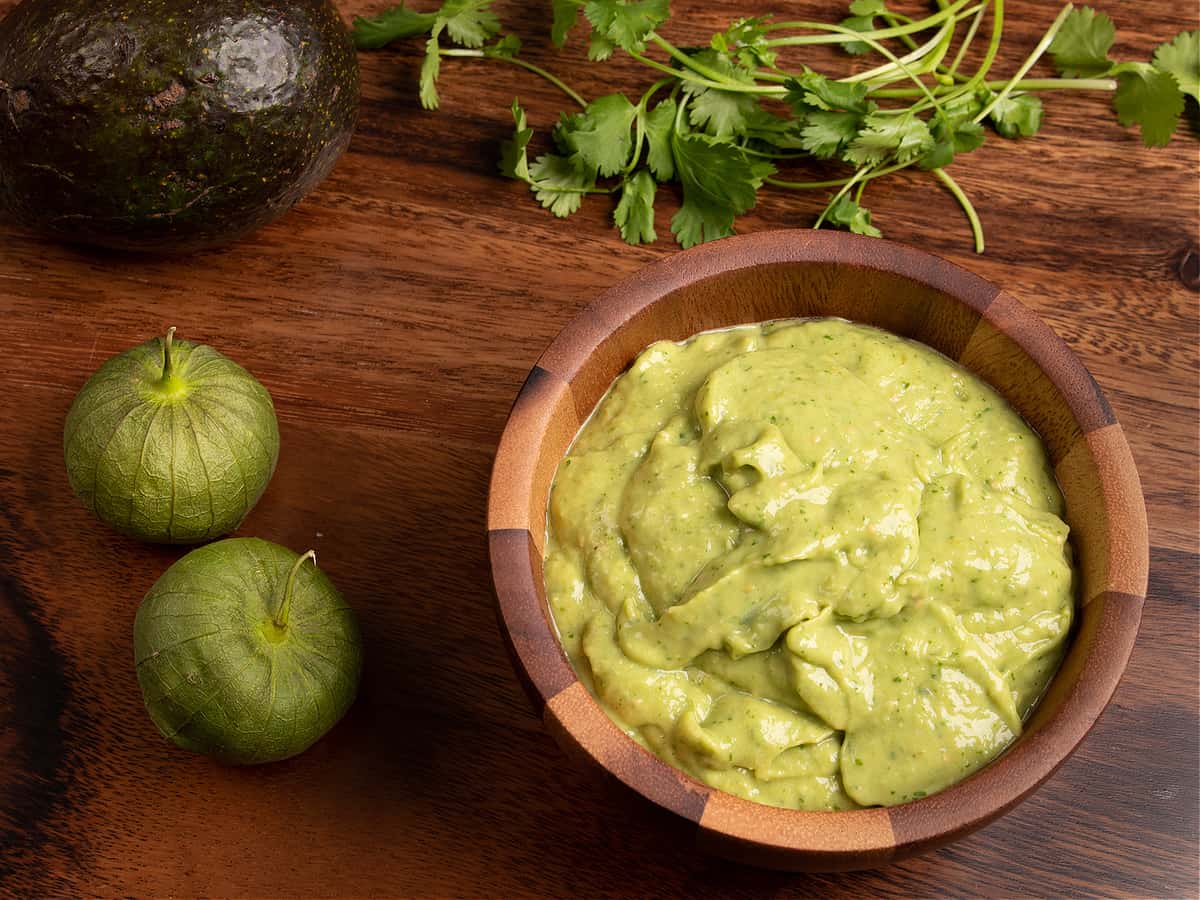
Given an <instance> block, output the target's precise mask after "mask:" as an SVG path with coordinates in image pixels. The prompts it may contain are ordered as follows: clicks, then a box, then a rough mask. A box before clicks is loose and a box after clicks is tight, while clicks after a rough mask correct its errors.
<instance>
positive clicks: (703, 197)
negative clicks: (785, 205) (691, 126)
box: [671, 132, 775, 247]
mask: <svg viewBox="0 0 1200 900" xmlns="http://www.w3.org/2000/svg"><path fill="white" fill-rule="evenodd" d="M671 152H672V155H673V156H674V158H675V169H676V173H677V174H678V176H679V181H680V183H681V184H682V185H683V206H681V207H680V209H679V212H677V213H676V214H675V217H674V218H673V219H672V220H671V231H672V232H673V233H674V234H675V237H676V238H677V239H678V240H679V243H680V244H681V245H682V246H684V247H691V246H693V245H695V244H699V243H701V242H703V241H711V240H715V239H716V238H719V237H726V236H728V235H731V234H733V220H734V219H735V218H736V217H737V216H740V215H742V214H743V213H745V212H747V211H749V210H750V209H753V208H754V202H755V199H756V198H755V195H756V193H757V192H758V189H759V188H760V187H762V181H763V179H764V178H766V177H767V176H768V175H772V174H774V172H775V167H774V166H773V165H771V164H770V163H764V162H758V161H751V160H750V159H749V158H747V156H746V155H745V154H744V153H743V152H742V151H741V150H739V149H738V148H737V147H735V146H733V145H731V144H726V143H721V142H718V141H715V140H713V139H712V138H709V137H706V136H704V135H699V134H688V135H680V134H679V133H678V132H673V133H672V137H671Z"/></svg>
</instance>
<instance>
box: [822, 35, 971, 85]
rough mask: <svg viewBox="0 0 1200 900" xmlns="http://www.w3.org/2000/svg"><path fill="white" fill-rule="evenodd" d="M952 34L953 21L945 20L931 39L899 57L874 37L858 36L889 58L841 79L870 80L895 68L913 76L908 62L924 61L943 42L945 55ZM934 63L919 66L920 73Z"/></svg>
mask: <svg viewBox="0 0 1200 900" xmlns="http://www.w3.org/2000/svg"><path fill="white" fill-rule="evenodd" d="M953 36H954V22H953V21H948V22H945V23H943V25H942V27H941V28H940V29H938V32H937V34H935V35H934V36H933V38H932V39H931V40H929V41H927V42H926V43H924V44H922V45H921V46H920V47H918V48H917V49H916V50H914V51H913V52H912V53H909V54H907V55H905V56H901V57H897V56H896V55H895V54H893V53H892V52H891V51H890V50H888V49H887V48H885V47H884V46H883V45H882V44H880V43H878V42H877V41H875V39H873V38H870V37H863V38H859V40H861V41H862V42H863V43H864V44H866V45H867V46H868V47H871V48H872V49H874V50H875V51H876V52H877V53H879V54H881V55H882V56H885V57H886V58H887V59H888V60H889V62H888V63H887V64H885V65H882V66H876V67H875V68H874V69H868V70H867V71H866V72H859V73H857V74H855V75H851V76H849V77H848V78H843V79H841V80H842V81H844V82H847V83H849V84H853V83H854V82H856V81H872V80H874V79H876V78H882V77H883V76H885V75H887V76H890V75H892V74H893V73H894V72H896V71H897V70H899V71H902V72H904V73H905V74H906V75H908V76H909V77H910V78H914V73H913V72H912V71H911V70H910V69H908V68H907V66H908V65H909V64H910V63H917V62H922V61H924V60H925V57H927V56H929V55H930V54H931V53H935V52H936V51H937V48H938V47H939V46H942V45H943V44H944V47H943V48H942V54H943V55H945V52H946V48H948V47H949V46H950V44H949V41H950V39H951V38H953ZM940 62H941V60H940V59H939V60H938V63H940ZM936 65H937V63H935V64H934V65H933V66H929V65H925V66H924V67H922V68H921V72H922V73H924V72H927V71H929V69H931V68H934V67H935V66H936ZM889 80H892V79H889ZM914 80H915V81H917V83H918V84H921V82H920V80H919V79H916V78H914ZM926 93H928V92H926Z"/></svg>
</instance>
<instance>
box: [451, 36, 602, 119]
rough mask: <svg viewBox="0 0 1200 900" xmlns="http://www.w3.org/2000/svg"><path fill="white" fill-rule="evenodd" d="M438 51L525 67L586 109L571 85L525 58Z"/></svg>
mask: <svg viewBox="0 0 1200 900" xmlns="http://www.w3.org/2000/svg"><path fill="white" fill-rule="evenodd" d="M438 53H439V54H441V55H442V56H457V57H469V58H471V59H494V60H497V61H498V62H506V63H512V64H513V65H514V66H520V67H521V68H522V69H526V70H528V71H530V72H532V73H533V74H534V75H539V76H541V77H542V78H544V79H546V80H547V81H548V82H550V83H551V84H552V85H554V86H555V87H556V88H558V89H559V90H560V91H562V92H563V93H564V94H566V95H567V96H568V97H570V98H571V99H572V100H574V101H575V102H576V103H578V104H579V105H580V106H581V107H582V108H583V109H587V105H588V104H587V101H586V100H584V99H583V97H581V96H579V94H577V93H576V92H575V91H573V90H572V89H571V87H570V86H569V85H567V83H566V82H564V81H563V80H562V79H560V78H558V77H557V76H555V75H552V74H551V73H549V72H547V71H546V70H545V69H543V68H542V67H541V66H535V65H534V64H533V63H531V62H526V61H525V60H523V59H520V58H519V57H516V56H488V55H487V54H486V53H484V52H483V51H482V50H462V49H456V50H438Z"/></svg>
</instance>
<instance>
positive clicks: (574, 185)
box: [529, 153, 596, 219]
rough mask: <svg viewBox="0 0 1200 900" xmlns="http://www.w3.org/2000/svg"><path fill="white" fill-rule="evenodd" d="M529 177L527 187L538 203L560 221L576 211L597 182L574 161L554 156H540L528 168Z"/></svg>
mask: <svg viewBox="0 0 1200 900" xmlns="http://www.w3.org/2000/svg"><path fill="white" fill-rule="evenodd" d="M529 174H530V175H531V176H532V181H531V182H530V185H529V186H530V187H531V188H533V194H534V196H535V197H537V199H538V203H540V204H542V206H544V207H546V209H548V210H550V212H552V213H554V215H556V216H558V217H559V218H560V219H565V218H566V217H567V216H569V215H571V213H573V212H576V211H577V210H578V209H579V207H580V205H581V204H582V203H583V198H584V195H585V194H587V193H588V191H589V189H590V188H592V187H593V186H594V185H595V183H596V180H595V179H594V178H591V177H589V175H588V173H587V171H586V169H585V167H584V166H583V164H582V163H581V162H580V161H579V160H578V159H577V158H575V157H566V156H558V155H556V154H554V153H547V154H546V155H544V156H539V157H538V158H537V160H535V161H534V163H533V165H532V166H530V167H529Z"/></svg>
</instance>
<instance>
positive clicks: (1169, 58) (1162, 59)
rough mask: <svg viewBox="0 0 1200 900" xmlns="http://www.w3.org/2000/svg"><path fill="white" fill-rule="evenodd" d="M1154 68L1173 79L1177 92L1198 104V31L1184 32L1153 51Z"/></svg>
mask: <svg viewBox="0 0 1200 900" xmlns="http://www.w3.org/2000/svg"><path fill="white" fill-rule="evenodd" d="M1153 65H1154V68H1156V69H1158V70H1159V71H1160V72H1168V73H1170V74H1171V75H1173V76H1174V77H1175V81H1176V82H1177V83H1178V84H1179V90H1181V91H1183V93H1185V94H1187V95H1188V96H1189V97H1191V98H1192V99H1193V100H1195V101H1197V102H1200V31H1184V32H1182V33H1181V34H1179V35H1177V36H1176V37H1175V40H1173V41H1170V42H1168V43H1166V44H1162V45H1161V46H1160V47H1159V48H1158V49H1157V50H1155V51H1154V63H1153Z"/></svg>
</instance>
